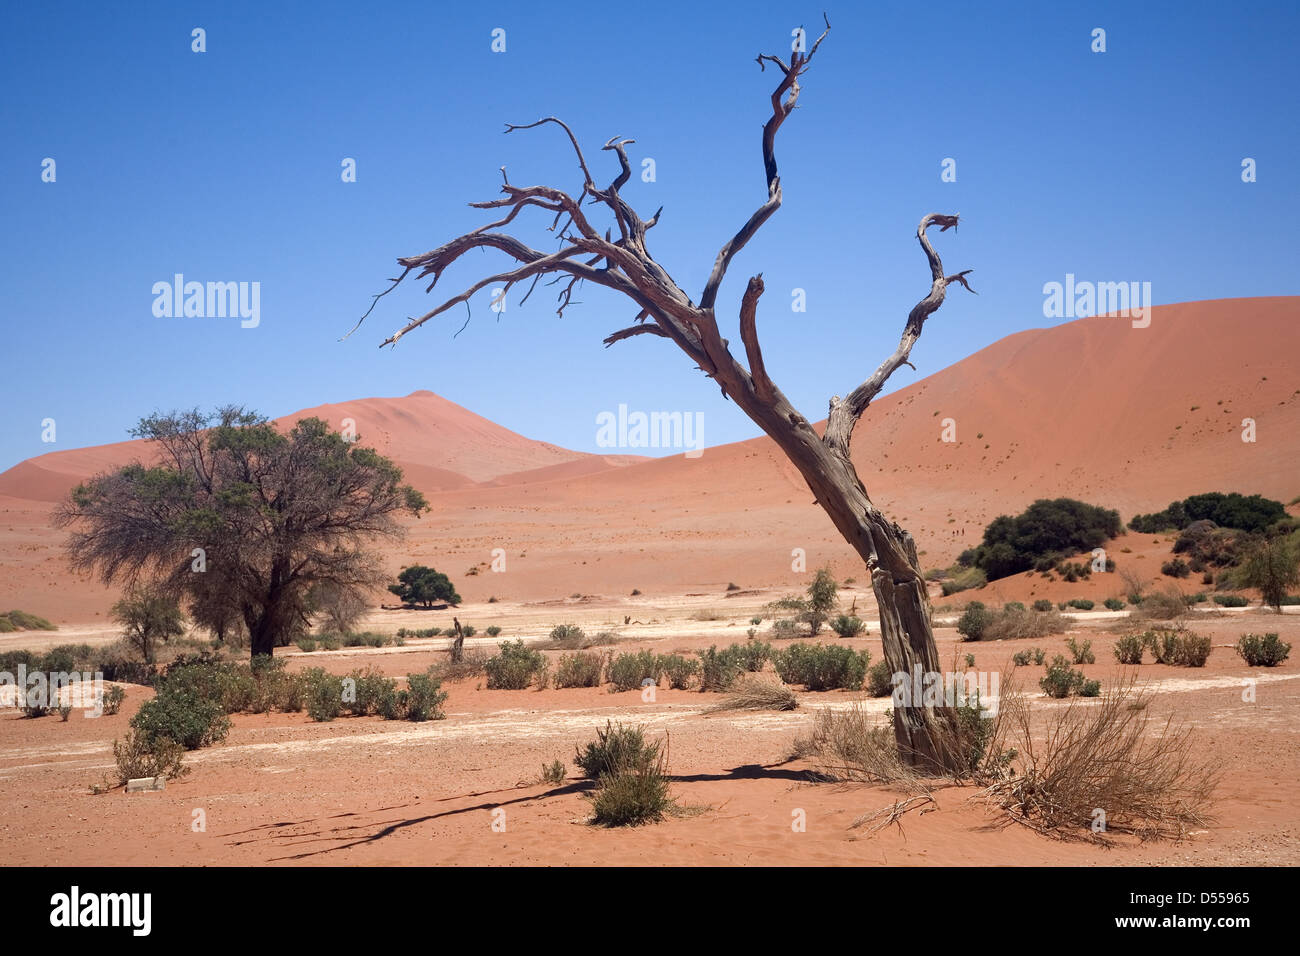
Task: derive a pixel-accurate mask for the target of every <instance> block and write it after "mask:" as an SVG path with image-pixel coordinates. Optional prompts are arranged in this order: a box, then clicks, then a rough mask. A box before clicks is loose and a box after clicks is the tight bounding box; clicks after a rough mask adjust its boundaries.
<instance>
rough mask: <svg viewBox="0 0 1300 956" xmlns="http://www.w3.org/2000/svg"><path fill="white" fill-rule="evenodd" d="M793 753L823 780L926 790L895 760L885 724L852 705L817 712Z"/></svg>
mask: <svg viewBox="0 0 1300 956" xmlns="http://www.w3.org/2000/svg"><path fill="white" fill-rule="evenodd" d="M794 751H795V755H796V756H799V757H804V758H807V759H809V760H811V761H812V762H813V764H814V767H815V773H816V774H817V776H819V777H820V778H822V779H823V780H829V781H834V782H847V781H853V782H861V783H889V784H903V785H905V786H908V787H914V788H915V790H916V792H918V793H919V792H923V791H924V790H925V789H926V787H925V785H924V783H923V782H922V780H921V778H920V777H919V776H917V774H916V773H915V772H914V771H912V770H911V768H909V767H907V766H905V765H904V764H903V762H902V761H901V760H900V759H899V757H898V744H897V743H896V742H895V740H894V730H893V727H892V726H890V724H889V722H888V721H887V720H885V719H883V718H880V717H876V716H873V715H871V714H869V713H867V712H866V711H864V710H862V708H860V707H859V706H858V705H856V704H854V705H853V706H852V707H850V708H848V709H847V710H819V711H817V714H816V716H814V718H813V730H812V735H811V736H809V737H800V738H797V739H796V740H795V745H794Z"/></svg>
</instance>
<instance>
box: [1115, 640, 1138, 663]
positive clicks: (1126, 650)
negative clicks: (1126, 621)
mask: <svg viewBox="0 0 1300 956" xmlns="http://www.w3.org/2000/svg"><path fill="white" fill-rule="evenodd" d="M1144 649H1145V645H1144V644H1143V642H1142V638H1141V636H1140V635H1137V634H1125V635H1124V636H1123V637H1121V638H1119V639H1118V640H1117V641H1115V648H1114V650H1115V660H1117V661H1119V662H1120V663H1121V664H1141V663H1142V651H1143V650H1144Z"/></svg>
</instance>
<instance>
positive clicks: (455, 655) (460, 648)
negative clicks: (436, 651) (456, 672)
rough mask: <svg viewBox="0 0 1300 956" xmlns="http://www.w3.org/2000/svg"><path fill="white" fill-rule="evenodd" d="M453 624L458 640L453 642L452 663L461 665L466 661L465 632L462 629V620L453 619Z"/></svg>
mask: <svg viewBox="0 0 1300 956" xmlns="http://www.w3.org/2000/svg"><path fill="white" fill-rule="evenodd" d="M451 622H452V623H453V624H455V625H456V639H455V640H454V641H452V642H451V662H452V663H453V664H459V663H460V662H461V661H463V660H464V659H465V632H464V631H463V630H462V629H461V626H460V618H456V617H453V618H452V619H451Z"/></svg>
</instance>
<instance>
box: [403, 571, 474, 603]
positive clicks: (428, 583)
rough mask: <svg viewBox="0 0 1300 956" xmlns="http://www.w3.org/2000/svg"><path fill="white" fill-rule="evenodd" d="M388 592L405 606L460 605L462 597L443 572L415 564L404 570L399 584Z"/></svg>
mask: <svg viewBox="0 0 1300 956" xmlns="http://www.w3.org/2000/svg"><path fill="white" fill-rule="evenodd" d="M388 590H389V591H391V592H392V593H393V594H395V595H397V597H398V598H400V599H401V601H402V603H403V604H418V605H422V606H423V607H431V606H433V605H434V604H450V605H452V606H453V607H455V606H456V605H458V604H460V595H459V594H457V593H456V587H455V585H453V584H452V583H451V578H449V577H447V575H445V574H443V573H442V572H441V571H435V570H434V569H433V568H430V567H426V566H425V565H423V564H413V565H411V566H410V567H407V568H402V572H401V573H400V574H399V575H398V576H397V583H396V584H390V585H388Z"/></svg>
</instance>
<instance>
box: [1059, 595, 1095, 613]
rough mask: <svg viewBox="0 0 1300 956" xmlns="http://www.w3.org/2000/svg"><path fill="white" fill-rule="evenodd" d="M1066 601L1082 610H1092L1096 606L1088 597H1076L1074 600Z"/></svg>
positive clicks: (1070, 605)
mask: <svg viewBox="0 0 1300 956" xmlns="http://www.w3.org/2000/svg"><path fill="white" fill-rule="evenodd" d="M1066 603H1067V605H1068V606H1069V607H1073V608H1078V609H1079V610H1080V611H1091V610H1092V609H1093V608H1094V607H1096V604H1095V603H1094V602H1092V601H1089V600H1088V599H1087V598H1075V599H1074V600H1072V601H1068V602H1066Z"/></svg>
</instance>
